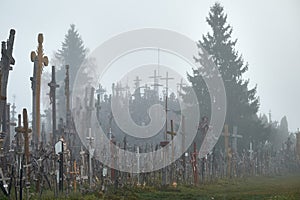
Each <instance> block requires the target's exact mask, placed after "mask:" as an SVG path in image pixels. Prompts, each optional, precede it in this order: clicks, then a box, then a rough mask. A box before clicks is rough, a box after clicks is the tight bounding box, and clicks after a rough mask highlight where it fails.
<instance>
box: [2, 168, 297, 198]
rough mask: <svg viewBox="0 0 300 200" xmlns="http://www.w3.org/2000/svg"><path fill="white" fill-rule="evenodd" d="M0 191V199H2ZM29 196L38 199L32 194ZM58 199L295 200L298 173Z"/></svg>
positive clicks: (73, 194) (49, 196)
mask: <svg viewBox="0 0 300 200" xmlns="http://www.w3.org/2000/svg"><path fill="white" fill-rule="evenodd" d="M1 195H2V194H0V199H3V198H2V196H1ZM31 199H39V198H38V196H32V198H31ZM42 199H54V196H53V192H51V191H47V192H45V193H43V198H42ZM58 199H82V200H94V199H103V200H123V199H124V200H125V199H126V200H140V199H142V200H143V199H144V200H153V199H161V200H208V199H209V200H219V199H220V200H227V199H233V200H239V199H241V200H260V199H263V200H299V199H300V173H299V174H292V175H286V176H276V177H250V178H244V179H222V180H218V181H217V182H215V183H211V184H205V185H199V186H197V187H195V186H186V185H185V186H183V185H179V186H178V187H177V188H173V187H165V188H158V187H156V188H155V187H144V188H142V187H136V188H123V189H119V190H117V191H114V192H113V190H112V192H109V193H107V194H102V193H99V192H94V193H90V194H86V195H82V194H80V193H72V194H70V195H69V196H60V198H58Z"/></svg>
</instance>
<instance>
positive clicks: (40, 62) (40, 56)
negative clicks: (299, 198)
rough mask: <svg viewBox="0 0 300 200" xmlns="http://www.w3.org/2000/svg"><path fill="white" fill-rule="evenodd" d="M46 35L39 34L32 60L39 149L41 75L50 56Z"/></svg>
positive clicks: (35, 130) (34, 138) (35, 134)
mask: <svg viewBox="0 0 300 200" xmlns="http://www.w3.org/2000/svg"><path fill="white" fill-rule="evenodd" d="M43 42H44V37H43V34H42V33H40V34H39V35H38V47H37V51H36V52H35V51H32V52H31V56H30V57H31V62H33V63H34V72H33V74H34V76H33V78H32V80H31V81H32V82H33V85H32V89H33V90H34V93H33V94H34V96H33V97H32V99H33V105H32V106H33V108H34V112H33V115H34V120H35V122H34V127H33V142H34V145H35V146H34V148H35V150H37V149H38V145H39V141H40V128H41V126H40V120H41V119H40V118H41V117H40V115H41V114H40V99H41V76H42V71H43V67H45V66H48V57H47V56H45V55H44V49H43Z"/></svg>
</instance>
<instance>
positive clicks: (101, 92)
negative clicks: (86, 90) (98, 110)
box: [96, 84, 106, 101]
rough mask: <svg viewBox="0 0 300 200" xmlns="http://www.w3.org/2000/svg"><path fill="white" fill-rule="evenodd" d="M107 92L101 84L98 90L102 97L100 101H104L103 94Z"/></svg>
mask: <svg viewBox="0 0 300 200" xmlns="http://www.w3.org/2000/svg"><path fill="white" fill-rule="evenodd" d="M105 92H106V90H105V89H104V88H103V87H102V85H101V84H99V88H98V89H97V90H96V93H97V94H99V95H100V101H103V94H104V93H105Z"/></svg>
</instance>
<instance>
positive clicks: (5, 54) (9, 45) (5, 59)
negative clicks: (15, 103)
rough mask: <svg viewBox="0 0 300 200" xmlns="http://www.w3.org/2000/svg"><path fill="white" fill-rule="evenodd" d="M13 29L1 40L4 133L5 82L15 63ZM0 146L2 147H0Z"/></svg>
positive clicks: (4, 126) (0, 116)
mask: <svg viewBox="0 0 300 200" xmlns="http://www.w3.org/2000/svg"><path fill="white" fill-rule="evenodd" d="M15 33H16V32H15V30H14V29H11V30H10V33H9V39H8V40H7V42H4V41H3V42H2V46H1V47H2V48H1V60H0V122H1V125H2V132H3V133H4V134H6V131H7V126H8V125H7V119H6V117H7V115H6V113H7V112H6V111H7V110H6V108H7V107H6V105H7V97H6V96H7V83H8V75H9V71H10V70H12V67H11V66H10V65H14V64H15V59H14V58H13V56H12V52H13V44H14V39H15ZM0 148H2V147H0Z"/></svg>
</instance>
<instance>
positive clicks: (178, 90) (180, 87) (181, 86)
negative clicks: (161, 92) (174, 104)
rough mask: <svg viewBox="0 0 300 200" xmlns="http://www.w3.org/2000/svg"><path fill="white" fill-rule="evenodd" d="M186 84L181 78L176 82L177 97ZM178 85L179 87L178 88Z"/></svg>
mask: <svg viewBox="0 0 300 200" xmlns="http://www.w3.org/2000/svg"><path fill="white" fill-rule="evenodd" d="M185 86H186V84H185V83H183V79H181V80H180V83H177V93H178V97H179V96H180V95H181V93H182V88H183V87H185ZM178 87H179V89H178Z"/></svg>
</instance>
